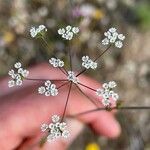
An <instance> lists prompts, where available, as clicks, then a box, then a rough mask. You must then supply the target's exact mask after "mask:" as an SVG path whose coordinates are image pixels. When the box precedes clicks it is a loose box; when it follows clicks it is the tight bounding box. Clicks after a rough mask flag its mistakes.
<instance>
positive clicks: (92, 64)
mask: <svg viewBox="0 0 150 150" xmlns="http://www.w3.org/2000/svg"><path fill="white" fill-rule="evenodd" d="M82 66H83V67H85V68H86V69H89V68H91V69H94V70H95V69H96V68H97V63H96V62H94V61H92V60H91V59H90V58H89V56H83V57H82Z"/></svg>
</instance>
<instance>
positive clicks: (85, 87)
mask: <svg viewBox="0 0 150 150" xmlns="http://www.w3.org/2000/svg"><path fill="white" fill-rule="evenodd" d="M78 84H79V85H81V86H83V87H85V88H87V89H89V90H92V91H94V92H96V90H95V89H93V88H91V87H89V86H87V85H84V84H82V83H78Z"/></svg>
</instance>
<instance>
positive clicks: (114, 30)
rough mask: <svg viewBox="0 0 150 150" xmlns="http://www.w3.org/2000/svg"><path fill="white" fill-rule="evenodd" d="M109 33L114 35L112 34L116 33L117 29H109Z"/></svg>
mask: <svg viewBox="0 0 150 150" xmlns="http://www.w3.org/2000/svg"><path fill="white" fill-rule="evenodd" d="M109 31H110V32H111V33H114V32H116V31H117V29H116V28H110V29H109Z"/></svg>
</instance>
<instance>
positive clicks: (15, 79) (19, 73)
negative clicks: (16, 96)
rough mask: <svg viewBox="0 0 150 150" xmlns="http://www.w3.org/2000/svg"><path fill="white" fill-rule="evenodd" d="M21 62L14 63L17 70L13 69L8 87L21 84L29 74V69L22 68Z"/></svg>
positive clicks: (9, 73)
mask: <svg viewBox="0 0 150 150" xmlns="http://www.w3.org/2000/svg"><path fill="white" fill-rule="evenodd" d="M21 66H22V65H21V63H20V62H17V63H15V64H14V68H15V70H13V69H11V70H10V71H9V72H8V75H9V76H10V77H11V78H12V79H11V80H10V81H9V82H8V87H14V86H21V85H22V83H23V79H24V78H26V77H27V76H28V75H29V71H28V70H25V69H23V68H21Z"/></svg>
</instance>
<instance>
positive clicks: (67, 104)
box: [61, 82, 72, 121]
mask: <svg viewBox="0 0 150 150" xmlns="http://www.w3.org/2000/svg"><path fill="white" fill-rule="evenodd" d="M71 87H72V82H71V83H70V86H69V91H68V95H67V100H66V103H65V108H64V112H63V115H62V119H61V121H63V120H64V117H65V113H66V110H67V105H68V101H69V96H70V92H71Z"/></svg>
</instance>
